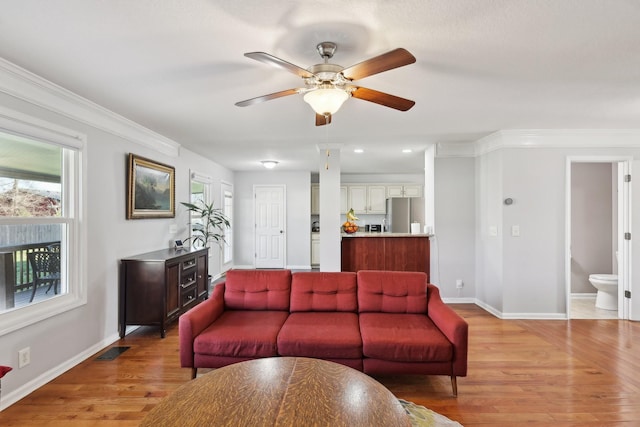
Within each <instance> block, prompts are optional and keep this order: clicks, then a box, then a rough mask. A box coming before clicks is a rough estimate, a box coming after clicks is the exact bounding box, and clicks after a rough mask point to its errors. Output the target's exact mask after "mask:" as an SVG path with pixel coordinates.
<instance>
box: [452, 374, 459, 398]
mask: <svg viewBox="0 0 640 427" xmlns="http://www.w3.org/2000/svg"><path fill="white" fill-rule="evenodd" d="M451 387H453V397H458V380H457V379H456V377H455V375H452V376H451Z"/></svg>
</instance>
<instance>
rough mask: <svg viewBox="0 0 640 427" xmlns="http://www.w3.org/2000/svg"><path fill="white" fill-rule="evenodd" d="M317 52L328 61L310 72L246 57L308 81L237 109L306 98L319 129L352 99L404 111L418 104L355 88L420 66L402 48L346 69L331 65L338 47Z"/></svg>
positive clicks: (262, 56)
mask: <svg viewBox="0 0 640 427" xmlns="http://www.w3.org/2000/svg"><path fill="white" fill-rule="evenodd" d="M316 48H317V49H318V53H319V54H320V56H321V57H322V58H323V59H324V63H322V64H316V65H312V66H310V67H309V68H307V69H304V68H302V67H298V66H297V65H294V64H292V63H290V62H287V61H285V60H283V59H280V58H277V57H275V56H273V55H269V54H268V53H265V52H249V53H245V54H244V56H246V57H247V58H251V59H255V60H256V61H260V62H264V63H266V64H270V65H273V66H275V67H277V68H282V69H284V70H286V71H289V72H290V73H293V74H295V75H297V76H298V77H301V78H302V80H303V81H304V87H299V88H294V89H287V90H283V91H280V92H275V93H271V94H268V95H263V96H258V97H256V98H251V99H247V100H244V101H240V102H236V105H237V106H238V107H246V106H248V105H253V104H257V103H259V102H264V101H269V100H271V99H276V98H281V97H283V96H288V95H295V94H304V100H305V102H307V103H309V105H311V108H313V109H314V111H315V112H316V126H322V125H326V124H329V123H331V116H332V115H333V114H335V112H336V111H338V109H339V108H340V106H342V103H343V102H344V101H346V100H347V99H348V98H349V97H353V98H358V99H362V100H364V101H369V102H373V103H375V104H379V105H382V106H385V107H390V108H394V109H396V110H400V111H407V110H409V109H410V108H411V107H413V106H414V105H415V102H414V101H411V100H409V99H405V98H400V97H398V96H394V95H389V94H388V93H384V92H379V91H377V90H373V89H367V88H365V87H362V86H357V85H354V84H353V81H354V80H359V79H363V78H365V77H369V76H372V75H374V74H378V73H381V72H383V71H388V70H392V69H394V68H398V67H403V66H405V65H409V64H413V63H414V62H416V58H415V57H414V56H413V55H412V54H411V53H409V52H408V51H407V50H405V49H402V48H398V49H394V50H392V51H390V52H387V53H383V54H382V55H378V56H375V57H373V58H370V59H367V60H366V61H363V62H360V63H358V64H355V65H352V66H350V67H347V68H344V67H341V66H340V65H336V64H330V63H329V59H331V58H332V57H333V54H334V53H335V52H336V49H337V48H338V46H337V45H336V44H335V43H333V42H322V43H319V44H318V45H317V46H316Z"/></svg>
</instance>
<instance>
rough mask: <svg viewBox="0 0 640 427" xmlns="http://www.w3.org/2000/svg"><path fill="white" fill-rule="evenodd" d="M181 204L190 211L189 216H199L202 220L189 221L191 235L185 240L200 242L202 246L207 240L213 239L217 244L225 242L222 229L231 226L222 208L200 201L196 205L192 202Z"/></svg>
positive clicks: (206, 243)
mask: <svg viewBox="0 0 640 427" xmlns="http://www.w3.org/2000/svg"><path fill="white" fill-rule="evenodd" d="M181 203H182V205H183V206H185V207H186V208H187V210H188V211H189V212H191V213H192V214H191V217H192V218H193V217H194V215H193V214H194V213H195V214H196V215H195V216H198V215H199V216H200V219H201V221H202V222H190V226H191V237H189V238H187V239H186V240H185V241H189V240H190V241H191V242H192V243H193V244H195V243H200V244H202V246H203V247H205V246H207V245H208V244H209V242H211V241H215V242H216V243H217V244H218V245H222V243H225V240H224V234H223V231H224V229H225V228H229V227H230V226H231V224H230V222H229V218H227V216H226V215H225V214H224V213H223V212H222V209H218V208H214V207H213V203H209V204H207V203H204V202H202V201H200V202H199V203H198V205H195V204H193V203H186V202H181Z"/></svg>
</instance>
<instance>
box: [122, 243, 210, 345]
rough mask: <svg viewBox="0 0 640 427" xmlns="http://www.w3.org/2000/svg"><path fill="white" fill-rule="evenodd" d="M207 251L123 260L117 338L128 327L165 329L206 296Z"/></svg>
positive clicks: (168, 251)
mask: <svg viewBox="0 0 640 427" xmlns="http://www.w3.org/2000/svg"><path fill="white" fill-rule="evenodd" d="M208 252H209V249H207V248H205V249H181V250H176V249H163V250H159V251H154V252H148V253H145V254H140V255H136V256H132V257H129V258H124V259H122V260H121V266H120V267H121V270H120V316H119V320H120V322H119V323H120V324H119V330H120V337H121V338H122V337H124V335H125V333H126V327H127V325H158V326H160V336H161V337H162V338H164V336H165V331H166V327H167V325H168V324H169V323H171V322H173V321H174V320H176V319H177V318H178V317H179V316H180V315H181V314H182V313H184V312H186V311H188V310H190V309H191V308H193V307H195V306H196V305H197V304H199V303H200V302H202V301H204V300H205V299H207V298H208V296H209V289H208V282H209V281H208V278H207V273H208V270H209V265H208V264H209V255H208Z"/></svg>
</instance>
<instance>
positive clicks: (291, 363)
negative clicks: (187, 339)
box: [140, 357, 410, 427]
mask: <svg viewBox="0 0 640 427" xmlns="http://www.w3.org/2000/svg"><path fill="white" fill-rule="evenodd" d="M214 425H215V426H252V427H258V426H296V427H297V426H311V425H314V426H332V427H337V426H367V427H369V426H409V425H410V421H409V418H408V416H407V415H406V414H405V412H404V410H403V408H402V406H401V405H400V403H399V402H398V399H396V397H395V396H394V395H393V394H392V393H391V392H390V391H389V390H387V389H386V388H385V387H384V386H382V384H380V383H379V382H377V381H375V380H374V379H373V378H371V377H369V376H367V375H365V374H363V373H362V372H359V371H356V370H355V369H351V368H348V367H346V366H343V365H340V364H337V363H333V362H327V361H324V360H318V359H309V358H304V357H273V358H266V359H257V360H251V361H248V362H241V363H236V364H233V365H229V366H225V367H223V368H220V369H216V370H215V371H212V372H209V373H207V374H205V375H203V376H202V377H199V378H196V379H195V380H192V381H190V382H188V383H187V384H185V385H183V386H181V387H180V388H179V389H178V390H176V391H175V393H173V394H172V395H170V396H168V397H167V398H165V399H164V400H163V401H161V402H160V403H159V404H158V405H157V406H156V407H155V408H153V409H152V410H151V412H149V414H148V415H147V416H146V417H145V418H144V420H143V421H142V423H141V424H140V426H152V427H159V426H214Z"/></svg>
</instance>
